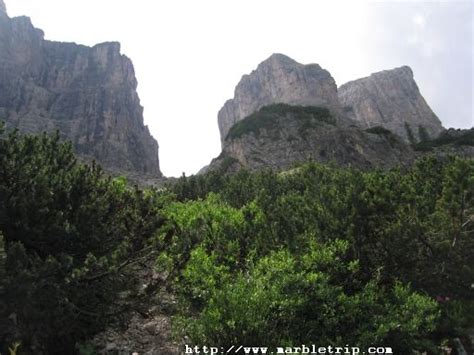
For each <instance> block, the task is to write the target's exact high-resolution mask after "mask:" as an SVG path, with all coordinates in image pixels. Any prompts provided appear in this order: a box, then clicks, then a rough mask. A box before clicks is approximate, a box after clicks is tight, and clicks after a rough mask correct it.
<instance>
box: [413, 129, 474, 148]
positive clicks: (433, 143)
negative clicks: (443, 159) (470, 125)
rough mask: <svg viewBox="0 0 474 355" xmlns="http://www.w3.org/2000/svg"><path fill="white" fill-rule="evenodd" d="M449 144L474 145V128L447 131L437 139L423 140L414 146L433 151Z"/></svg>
mask: <svg viewBox="0 0 474 355" xmlns="http://www.w3.org/2000/svg"><path fill="white" fill-rule="evenodd" d="M447 145H454V146H463V145H465V146H474V129H469V130H465V131H461V132H456V131H454V133H449V131H448V132H445V133H443V134H441V135H440V136H439V137H437V138H435V139H425V140H421V141H420V142H419V143H418V144H416V145H415V146H414V148H415V150H418V151H431V150H433V149H434V148H436V147H442V146H447Z"/></svg>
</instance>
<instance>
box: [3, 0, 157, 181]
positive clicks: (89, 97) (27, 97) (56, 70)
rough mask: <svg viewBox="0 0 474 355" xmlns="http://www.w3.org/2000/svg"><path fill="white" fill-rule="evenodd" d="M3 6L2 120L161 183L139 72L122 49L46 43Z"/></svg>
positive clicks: (110, 45)
mask: <svg viewBox="0 0 474 355" xmlns="http://www.w3.org/2000/svg"><path fill="white" fill-rule="evenodd" d="M4 10H5V6H4V3H3V1H2V3H0V92H1V93H2V95H1V96H0V119H2V120H5V121H6V123H7V127H10V128H14V127H15V128H18V129H20V131H21V132H25V133H38V132H41V131H44V130H46V131H54V130H56V129H59V131H60V133H61V135H62V136H63V137H64V138H66V139H69V140H71V141H72V142H73V144H74V147H75V149H76V151H77V152H78V153H79V154H80V155H81V156H83V157H86V158H94V159H97V160H98V161H99V162H100V163H101V164H102V165H104V166H105V167H107V168H110V169H111V170H114V171H117V172H136V173H139V174H146V175H153V176H161V172H160V168H159V161H158V144H157V142H156V141H155V139H154V138H153V137H152V136H151V135H150V132H149V130H148V128H147V127H146V126H144V124H143V108H142V107H141V106H140V100H139V98H138V95H137V92H136V88H137V81H136V79H135V73H134V68H133V64H132V62H131V60H130V59H129V58H127V57H126V56H124V55H121V53H120V44H119V43H115V42H111V43H102V44H98V45H96V46H94V47H86V46H82V45H76V44H74V43H59V42H52V41H47V40H44V34H43V32H42V31H41V30H38V29H36V28H34V27H33V25H32V24H31V21H30V19H29V18H27V17H18V18H12V19H10V18H9V17H8V15H7V14H6V12H5V11H4Z"/></svg>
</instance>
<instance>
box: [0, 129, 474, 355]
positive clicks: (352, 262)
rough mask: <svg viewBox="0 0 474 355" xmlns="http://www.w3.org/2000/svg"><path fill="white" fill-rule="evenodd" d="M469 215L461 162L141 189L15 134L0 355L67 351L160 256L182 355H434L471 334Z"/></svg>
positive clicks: (2, 153) (468, 182)
mask: <svg viewBox="0 0 474 355" xmlns="http://www.w3.org/2000/svg"><path fill="white" fill-rule="evenodd" d="M473 216H474V162H473V161H472V160H462V159H458V158H449V159H444V160H438V159H435V158H430V157H428V158H424V159H422V160H419V161H418V162H417V163H416V164H415V165H414V166H413V167H411V168H409V169H406V170H402V169H393V170H391V171H378V170H377V171H371V172H361V171H357V170H353V169H341V168H335V167H330V166H322V165H318V164H307V165H305V166H302V167H300V168H298V169H295V170H292V171H288V172H285V173H275V172H272V171H262V172H259V173H250V172H247V171H240V172H239V173H237V174H234V175H229V176H226V175H222V174H220V173H218V172H210V173H208V174H206V175H204V176H196V177H191V178H186V177H182V178H181V179H179V180H178V181H177V182H176V183H174V184H173V185H170V186H168V187H167V188H164V189H161V190H159V191H158V190H146V191H142V190H140V189H138V188H136V187H131V186H128V185H127V184H126V183H125V182H124V180H123V179H110V178H107V177H105V176H104V174H103V173H102V172H101V170H100V168H98V167H97V166H95V165H92V166H85V165H81V164H79V163H77V162H76V160H75V159H74V156H73V154H72V152H71V146H70V145H69V144H61V143H60V142H59V141H58V138H57V137H54V138H49V137H47V136H44V135H43V136H37V137H19V136H18V135H17V134H16V133H12V134H10V135H9V136H8V137H4V138H3V139H0V232H1V233H2V234H3V236H4V239H5V253H6V256H7V259H6V263H5V268H6V270H5V274H6V277H5V278H3V279H1V280H0V292H1V289H2V287H3V290H4V295H3V296H2V299H1V303H2V304H0V311H1V313H2V314H0V316H1V317H2V318H1V319H2V320H5V321H4V322H3V321H2V324H5V322H8V321H9V320H6V319H7V318H8V317H9V316H10V315H11V314H15V316H16V322H17V324H18V333H17V334H13V335H11V334H10V335H8V334H7V335H6V336H5V338H4V339H0V343H1V344H7V343H8V344H13V342H14V341H16V340H20V341H21V342H22V345H21V346H20V351H21V349H24V350H26V349H27V348H31V347H33V346H34V347H36V348H35V351H36V353H37V352H39V350H43V351H44V352H45V353H48V354H69V353H71V354H72V353H74V348H75V345H76V343H78V342H84V341H86V340H87V339H88V338H90V336H91V335H93V334H94V333H95V332H97V331H99V330H100V329H102V328H103V327H104V326H105V325H106V324H107V322H108V321H109V320H110V317H111V316H112V315H113V313H114V312H120V311H121V310H120V309H117V299H118V298H119V297H122V294H123V293H124V292H125V291H128V293H131V294H136V292H137V289H136V283H137V282H136V281H137V280H136V278H137V276H136V273H134V272H133V270H134V269H133V268H132V267H131V265H133V263H134V262H135V261H137V260H139V259H140V258H142V257H144V256H147V255H150V253H155V254H156V255H157V257H156V268H157V270H158V271H159V272H160V273H161V275H163V277H165V278H166V280H167V285H166V286H167V287H168V288H169V289H170V290H172V291H173V293H174V294H175V295H176V297H177V299H178V308H177V310H176V315H175V318H174V326H175V328H176V334H177V336H179V337H182V336H187V337H188V339H189V341H190V342H192V343H193V344H196V345H205V344H207V345H213V346H219V345H222V346H225V345H233V344H248V345H262V346H264V345H267V346H276V345H289V344H293V345H299V344H302V343H315V344H325V345H326V344H327V345H340V346H343V345H345V344H351V345H359V346H368V345H374V346H375V345H383V346H392V347H393V348H394V349H395V353H396V354H409V353H410V352H411V351H412V350H415V349H417V350H426V351H430V352H431V353H437V346H438V345H439V344H440V343H441V342H442V341H443V340H444V339H450V338H452V337H454V336H463V333H464V332H465V331H466V329H468V328H469V327H472V326H473V319H472V317H473V316H472V315H473V314H474V312H473V305H472V299H473V281H474V263H473V262H472V260H473V258H474V217H473ZM0 253H1V248H0ZM0 260H1V255H0ZM0 266H1V265H0ZM0 271H1V270H0ZM0 275H1V272H0ZM0 328H1V327H0ZM0 330H1V329H0ZM0 335H3V334H0ZM341 344H342V345H341ZM0 351H1V352H4V351H6V349H4V348H3V349H1V350H0ZM35 351H32V353H35Z"/></svg>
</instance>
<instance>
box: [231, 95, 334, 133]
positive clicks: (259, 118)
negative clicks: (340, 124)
mask: <svg viewBox="0 0 474 355" xmlns="http://www.w3.org/2000/svg"><path fill="white" fill-rule="evenodd" d="M287 116H290V117H291V118H292V120H294V121H295V122H297V123H298V124H299V126H300V131H301V132H302V133H304V131H306V130H307V129H309V128H314V127H317V126H318V125H320V124H321V123H326V124H331V125H334V124H335V120H334V118H333V117H332V116H331V113H330V112H329V110H328V109H327V108H324V107H313V106H290V105H287V104H275V105H270V106H266V107H263V108H261V109H260V110H259V111H257V112H255V113H253V114H251V115H250V116H248V117H246V118H244V119H243V120H241V121H239V122H237V123H236V124H234V125H233V126H232V128H231V129H230V130H229V133H228V134H227V137H226V140H229V139H236V138H239V137H241V136H243V135H246V134H249V133H253V134H255V135H257V136H258V135H259V134H260V131H261V130H262V129H267V130H270V129H277V128H278V127H279V124H280V118H281V117H287Z"/></svg>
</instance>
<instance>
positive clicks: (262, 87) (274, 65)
mask: <svg viewBox="0 0 474 355" xmlns="http://www.w3.org/2000/svg"><path fill="white" fill-rule="evenodd" d="M275 103H285V104H290V105H307V106H323V107H327V108H329V109H330V111H331V112H332V114H333V115H334V116H335V117H341V112H342V108H341V106H340V104H339V100H338V96H337V86H336V83H335V81H334V79H333V78H332V77H331V74H329V72H328V71H326V70H324V69H322V68H321V67H320V66H319V65H317V64H309V65H303V64H300V63H297V62H296V61H294V60H293V59H291V58H289V57H287V56H285V55H282V54H273V55H272V56H271V57H270V58H268V59H267V60H265V61H263V62H262V63H261V64H260V65H259V66H258V67H257V69H256V70H254V71H253V72H252V73H250V74H249V75H244V76H243V77H242V79H241V80H240V82H239V84H238V85H237V87H236V89H235V95H234V98H233V99H231V100H228V101H227V102H226V103H225V105H224V107H222V109H221V110H220V111H219V115H218V121H219V130H220V134H221V141H222V142H224V140H225V137H226V136H227V133H228V132H229V130H230V128H231V127H232V126H233V125H234V124H235V123H236V122H238V121H240V120H242V119H244V118H245V117H247V116H248V115H250V114H252V113H254V112H255V111H257V110H259V109H260V108H262V107H263V106H267V105H271V104H275Z"/></svg>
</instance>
